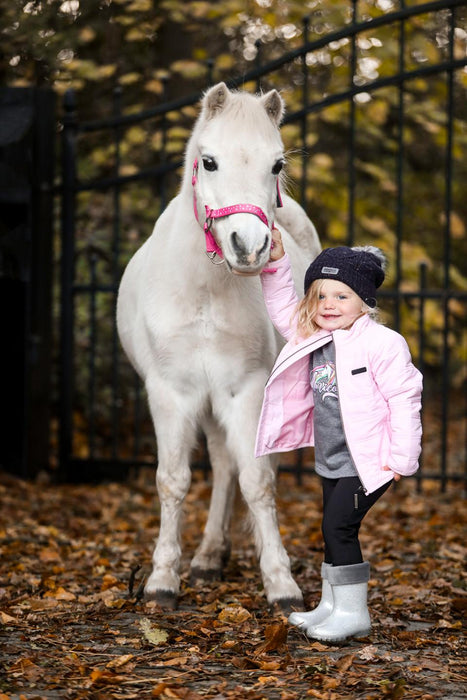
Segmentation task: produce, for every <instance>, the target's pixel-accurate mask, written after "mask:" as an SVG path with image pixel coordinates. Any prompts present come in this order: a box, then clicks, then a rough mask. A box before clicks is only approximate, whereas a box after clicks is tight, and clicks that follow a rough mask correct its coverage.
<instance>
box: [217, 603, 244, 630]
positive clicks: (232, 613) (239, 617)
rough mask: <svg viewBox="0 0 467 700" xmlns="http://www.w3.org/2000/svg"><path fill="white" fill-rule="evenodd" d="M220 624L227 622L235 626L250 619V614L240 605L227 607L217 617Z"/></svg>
mask: <svg viewBox="0 0 467 700" xmlns="http://www.w3.org/2000/svg"><path fill="white" fill-rule="evenodd" d="M217 617H218V618H219V620H220V621H221V622H229V623H230V624H233V625H236V624H241V623H242V622H245V620H248V619H249V618H250V617H251V613H249V612H248V610H246V609H245V608H242V606H241V605H228V606H227V607H225V608H223V609H222V610H221V611H220V613H219V615H218V616H217Z"/></svg>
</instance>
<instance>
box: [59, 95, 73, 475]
mask: <svg viewBox="0 0 467 700" xmlns="http://www.w3.org/2000/svg"><path fill="white" fill-rule="evenodd" d="M63 108H64V115H63V120H62V125H63V131H62V192H61V208H62V211H61V238H62V240H61V243H62V250H61V278H60V287H61V319H60V362H59V364H60V436H59V441H60V442H59V460H60V477H61V478H62V479H64V480H66V479H67V478H68V477H69V474H68V472H69V460H70V456H71V454H72V435H73V416H72V398H73V317H74V299H73V286H74V268H75V265H74V256H75V245H74V242H75V187H76V162H75V150H76V131H77V119H76V111H75V95H74V92H73V91H72V90H68V91H67V92H66V94H65V98H64V101H63Z"/></svg>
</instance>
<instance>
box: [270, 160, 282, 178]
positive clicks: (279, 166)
mask: <svg viewBox="0 0 467 700" xmlns="http://www.w3.org/2000/svg"><path fill="white" fill-rule="evenodd" d="M283 167H284V161H283V160H282V159H281V160H276V162H275V163H274V165H273V166H272V174H273V175H279V173H280V171H281V170H282V168H283Z"/></svg>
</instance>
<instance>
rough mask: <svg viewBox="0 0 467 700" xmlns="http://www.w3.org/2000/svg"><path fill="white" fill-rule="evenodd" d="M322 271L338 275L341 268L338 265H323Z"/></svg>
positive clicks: (325, 273)
mask: <svg viewBox="0 0 467 700" xmlns="http://www.w3.org/2000/svg"><path fill="white" fill-rule="evenodd" d="M321 272H322V273H323V274H324V275H337V273H338V272H339V268H338V267H322V268H321Z"/></svg>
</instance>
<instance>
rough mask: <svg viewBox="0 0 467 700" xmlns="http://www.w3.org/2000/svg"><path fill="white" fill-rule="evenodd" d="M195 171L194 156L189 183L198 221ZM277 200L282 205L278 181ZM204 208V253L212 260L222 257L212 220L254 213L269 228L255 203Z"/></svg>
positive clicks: (263, 214) (264, 215)
mask: <svg viewBox="0 0 467 700" xmlns="http://www.w3.org/2000/svg"><path fill="white" fill-rule="evenodd" d="M197 173H198V159H197V158H196V159H195V161H194V163H193V174H192V177H191V184H192V185H193V210H194V213H195V218H196V221H198V223H199V218H198V207H197V201H196V191H195V185H196V182H197ZM277 200H278V203H279V202H280V204H279V206H282V200H281V198H280V193H279V182H278V185H277ZM204 208H205V210H206V220H205V222H204V226H203V230H204V235H205V238H206V253H207V255H208V257H209V258H210V259H211V260H213V258H214V257H215V256H216V255H218V256H219V257H220V258H223V257H224V256H223V254H222V250H221V248H220V246H219V245H218V244H217V242H216V239H215V238H214V236H213V234H212V231H211V226H212V222H213V220H214V219H222V218H224V217H225V216H230V215H231V214H254V215H255V216H257V217H258V218H259V219H261V221H262V222H263V224H266V226H267V227H268V228H269V222H268V218H267V216H266V214H265V213H264V211H263V210H262V209H261V208H260V207H257V206H256V205H255V204H232V205H231V206H230V207H221V208H220V209H211V208H210V207H208V206H207V204H205V205H204ZM265 271H266V272H272V271H273V270H272V268H271V269H267V270H265Z"/></svg>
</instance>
